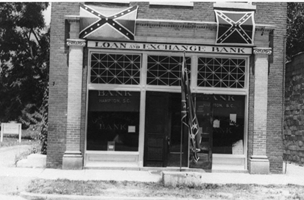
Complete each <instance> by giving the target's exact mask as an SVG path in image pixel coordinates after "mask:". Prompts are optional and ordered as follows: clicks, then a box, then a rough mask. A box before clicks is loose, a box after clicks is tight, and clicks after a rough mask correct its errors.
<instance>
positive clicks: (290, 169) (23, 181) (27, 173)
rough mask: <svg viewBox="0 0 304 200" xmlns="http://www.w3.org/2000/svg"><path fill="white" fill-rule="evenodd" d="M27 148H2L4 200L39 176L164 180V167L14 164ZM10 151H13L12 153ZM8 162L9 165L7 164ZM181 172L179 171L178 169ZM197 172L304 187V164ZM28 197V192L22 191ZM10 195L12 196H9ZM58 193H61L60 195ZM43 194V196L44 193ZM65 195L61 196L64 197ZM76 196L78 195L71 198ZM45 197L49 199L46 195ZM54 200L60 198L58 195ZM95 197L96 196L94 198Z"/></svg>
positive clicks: (229, 180)
mask: <svg viewBox="0 0 304 200" xmlns="http://www.w3.org/2000/svg"><path fill="white" fill-rule="evenodd" d="M24 149H26V147H18V148H17V149H16V148H15V149H14V148H10V147H9V148H4V149H2V150H1V151H0V199H7V200H22V199H24V198H22V197H18V196H9V195H12V194H14V193H16V192H17V193H19V192H23V191H25V189H26V185H27V184H28V183H30V181H31V180H33V179H35V178H40V179H50V180H56V179H68V180H82V181H87V180H105V181H108V180H113V181H137V182H159V181H162V172H161V170H157V169H152V170H151V168H150V169H149V170H143V171H136V170H117V169H115V170H106V169H84V170H62V169H48V168H46V169H42V168H16V167H14V166H13V160H14V155H16V153H19V152H20V151H23V150H24ZM9 152H10V153H9ZM4 162H6V164H5V163H4ZM284 165H285V164H284ZM176 173H178V172H176ZM187 173H189V174H191V173H195V174H199V176H201V177H202V178H201V183H202V184H204V183H206V184H208V183H209V184H259V185H269V184H275V185H287V184H295V185H302V186H304V179H303V178H302V177H303V174H304V167H300V166H297V165H295V164H288V165H287V173H286V174H269V175H251V174H249V173H220V172H216V173H204V172H197V171H196V172H187ZM1 191H2V193H1ZM21 194H23V196H24V197H26V198H27V199H29V198H28V196H27V195H31V194H26V193H24V192H23V193H21ZM5 195H8V196H5ZM57 196H58V195H57ZM40 197H41V196H40ZM40 197H37V198H40ZM62 198H63V197H60V196H59V197H57V199H62ZM71 198H72V199H75V198H74V197H71ZM44 199H45V198H44ZM53 199H56V198H55V197H54V198H53ZM91 199H94V198H91Z"/></svg>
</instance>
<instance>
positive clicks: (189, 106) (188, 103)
mask: <svg viewBox="0 0 304 200" xmlns="http://www.w3.org/2000/svg"><path fill="white" fill-rule="evenodd" d="M185 65H186V59H185V55H184V56H183V63H182V76H181V89H182V112H181V114H182V126H183V128H182V130H183V131H184V132H186V133H188V134H189V137H190V155H191V159H192V160H193V161H194V162H197V161H198V160H199V157H198V155H197V152H199V151H200V148H199V144H198V143H197V137H198V130H199V127H198V120H197V118H196V113H195V108H194V102H193V99H192V95H191V89H190V81H189V78H188V69H187V68H186V67H185Z"/></svg>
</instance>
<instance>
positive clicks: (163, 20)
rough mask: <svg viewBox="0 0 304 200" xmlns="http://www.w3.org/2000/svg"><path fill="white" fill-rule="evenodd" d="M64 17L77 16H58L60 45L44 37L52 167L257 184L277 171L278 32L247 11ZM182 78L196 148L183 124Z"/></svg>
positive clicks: (87, 7) (99, 9)
mask: <svg viewBox="0 0 304 200" xmlns="http://www.w3.org/2000/svg"><path fill="white" fill-rule="evenodd" d="M54 6H57V9H59V8H60V6H62V5H61V4H58V5H57V4H54ZM70 6H73V9H75V10H76V11H77V12H76V11H71V10H69V13H68V14H64V13H62V14H61V16H64V18H65V21H64V26H65V29H66V30H65V32H64V33H63V31H62V39H63V38H64V41H66V43H65V44H64V45H65V46H60V45H59V43H60V42H58V45H57V43H55V42H56V41H57V35H56V34H55V33H54V34H53V35H52V38H53V41H55V42H54V43H52V45H53V46H55V47H51V49H55V50H53V51H52V52H55V53H57V54H54V53H53V54H52V55H55V56H53V57H52V58H53V59H52V62H53V64H52V65H51V66H52V70H51V72H52V73H51V79H50V88H51V89H50V94H51V95H50V98H51V101H50V102H51V103H50V107H51V109H50V112H53V113H51V114H50V121H51V129H50V135H49V141H50V143H49V147H50V149H51V150H50V151H49V152H48V159H49V160H48V163H49V164H53V163H55V164H56V166H62V168H63V169H83V168H87V169H92V168H111V169H113V168H120V169H121V168H123V169H139V170H145V169H150V168H153V169H156V168H157V169H175V170H177V169H181V168H183V169H185V170H187V169H188V170H189V169H192V168H195V169H201V170H206V171H217V170H226V171H227V170H228V171H238V172H246V171H249V172H250V173H265V174H266V173H269V169H270V168H272V169H279V168H280V166H279V165H280V164H281V161H280V160H279V159H280V155H279V153H281V152H279V151H275V150H274V149H278V148H279V147H278V146H276V144H278V142H279V141H278V142H272V141H277V140H276V139H277V138H278V137H279V136H278V135H277V134H279V133H280V132H279V131H280V130H279V128H278V127H279V125H278V124H280V123H279V122H278V121H277V119H278V118H277V117H276V116H278V113H279V110H280V107H279V106H278V105H279V104H275V103H276V102H279V101H280V100H282V99H281V97H280V94H279V93H278V94H276V92H278V91H280V85H279V83H280V78H281V77H280V76H279V75H280V74H281V71H280V69H281V63H278V62H277V63H276V64H275V65H274V64H273V63H274V62H276V61H274V60H275V59H274V56H273V55H272V52H273V51H274V50H276V49H275V48H274V46H275V45H277V43H275V42H274V41H275V40H276V39H277V38H276V37H274V29H275V27H274V26H273V25H267V24H256V23H255V19H259V20H260V18H257V17H256V16H255V14H256V12H257V11H256V9H257V7H256V6H255V5H252V4H250V3H227V4H219V3H202V2H200V3H199V2H194V3H193V5H192V6H180V7H179V6H172V5H170V6H163V5H154V4H150V3H145V2H143V3H141V2H133V3H128V4H127V5H126V4H120V3H98V2H96V3H94V2H93V3H85V4H83V3H71V5H70ZM212 6H213V9H210V8H212ZM277 7H278V9H281V7H280V6H277ZM260 9H261V10H263V9H264V8H263V7H260ZM282 10H283V8H282ZM54 11H56V9H55V10H54ZM180 12H184V13H186V14H184V15H181V16H180V15H179V14H178V13H180ZM282 12H283V11H282ZM206 13H207V14H206ZM259 14H261V13H259ZM188 15H189V16H188ZM265 15H266V14H265ZM54 16H56V15H54ZM58 18H59V17H58ZM268 18H269V16H266V19H268ZM58 20H61V19H58ZM189 20H192V21H189ZM61 21H62V22H63V20H61ZM260 21H261V20H260ZM55 25H56V24H55ZM61 25H63V23H62V24H61ZM58 27H59V25H58ZM59 29H60V27H59V28H58V30H59ZM53 30H57V29H53ZM63 36H64V37H63ZM58 37H59V36H58ZM58 40H59V39H58ZM60 41H61V40H60ZM60 44H61V45H62V43H60ZM56 45H57V46H56ZM58 49H59V50H64V51H63V52H60V51H59V50H58ZM279 55H281V54H279ZM278 57H279V56H276V60H278ZM59 58H60V59H61V60H60V61H59ZM56 59H58V62H56V63H55V61H56ZM54 60H55V61H54ZM65 61H66V62H65ZM66 63H67V66H68V67H66V66H65V64H66ZM274 66H275V67H274ZM185 68H186V70H182V69H185ZM270 69H271V70H270ZM183 71H186V73H187V76H186V77H187V78H188V79H189V83H188V85H187V86H189V88H190V91H191V97H192V99H193V106H192V107H191V108H193V109H194V110H193V111H192V110H191V112H190V109H188V116H195V117H196V118H197V121H195V123H194V122H193V121H191V120H189V121H188V122H189V124H188V126H189V127H191V129H190V128H188V130H192V129H193V130H194V129H195V130H197V132H196V133H197V134H195V137H194V138H193V137H192V135H191V134H189V132H187V131H185V130H184V128H185V127H184V126H183V124H182V119H183V117H184V115H183V114H182V111H183V109H184V104H182V101H183V99H182V93H183V91H185V90H182V86H184V85H183V84H182V83H184V81H183V82H182V77H184V76H182V74H184V73H182V72H183ZM267 71H268V73H267ZM64 81H66V82H64ZM268 81H270V82H271V84H269V83H268ZM60 84H61V85H60ZM64 89H66V93H65V90H64ZM187 91H188V88H187ZM268 91H270V92H269V93H268ZM65 95H66V96H65ZM188 96H189V95H188ZM276 98H277V99H276ZM273 99H274V100H273ZM54 102H56V103H54ZM269 105H270V106H271V107H269ZM275 106H278V108H277V107H275ZM188 108H189V106H188ZM58 113H59V114H58ZM190 113H191V114H190ZM55 116H56V117H55ZM58 116H60V117H58ZM189 118H190V117H189ZM190 121H191V122H190ZM196 123H198V124H196ZM275 125H276V126H275ZM274 126H275V127H274ZM269 127H270V128H269ZM63 137H64V138H63ZM193 142H195V144H196V146H195V148H194V146H193V145H192V144H193ZM59 144H60V145H62V144H63V146H60V145H59ZM192 150H195V152H196V153H197V156H198V158H199V159H198V160H196V159H195V156H194V154H192ZM269 156H270V157H271V156H272V157H271V159H272V160H271V162H270V160H269ZM55 164H54V165H55ZM277 166H279V167H277Z"/></svg>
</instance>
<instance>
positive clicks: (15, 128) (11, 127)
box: [1, 123, 21, 143]
mask: <svg viewBox="0 0 304 200" xmlns="http://www.w3.org/2000/svg"><path fill="white" fill-rule="evenodd" d="M4 134H8V135H19V143H20V142H21V124H20V123H1V142H2V141H3V135H4Z"/></svg>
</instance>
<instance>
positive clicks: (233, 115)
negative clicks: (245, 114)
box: [230, 114, 236, 126]
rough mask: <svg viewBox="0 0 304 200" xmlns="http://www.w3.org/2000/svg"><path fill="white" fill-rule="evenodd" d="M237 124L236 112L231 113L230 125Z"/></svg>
mask: <svg viewBox="0 0 304 200" xmlns="http://www.w3.org/2000/svg"><path fill="white" fill-rule="evenodd" d="M235 124H236V114H230V125H231V126H233V125H235Z"/></svg>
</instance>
